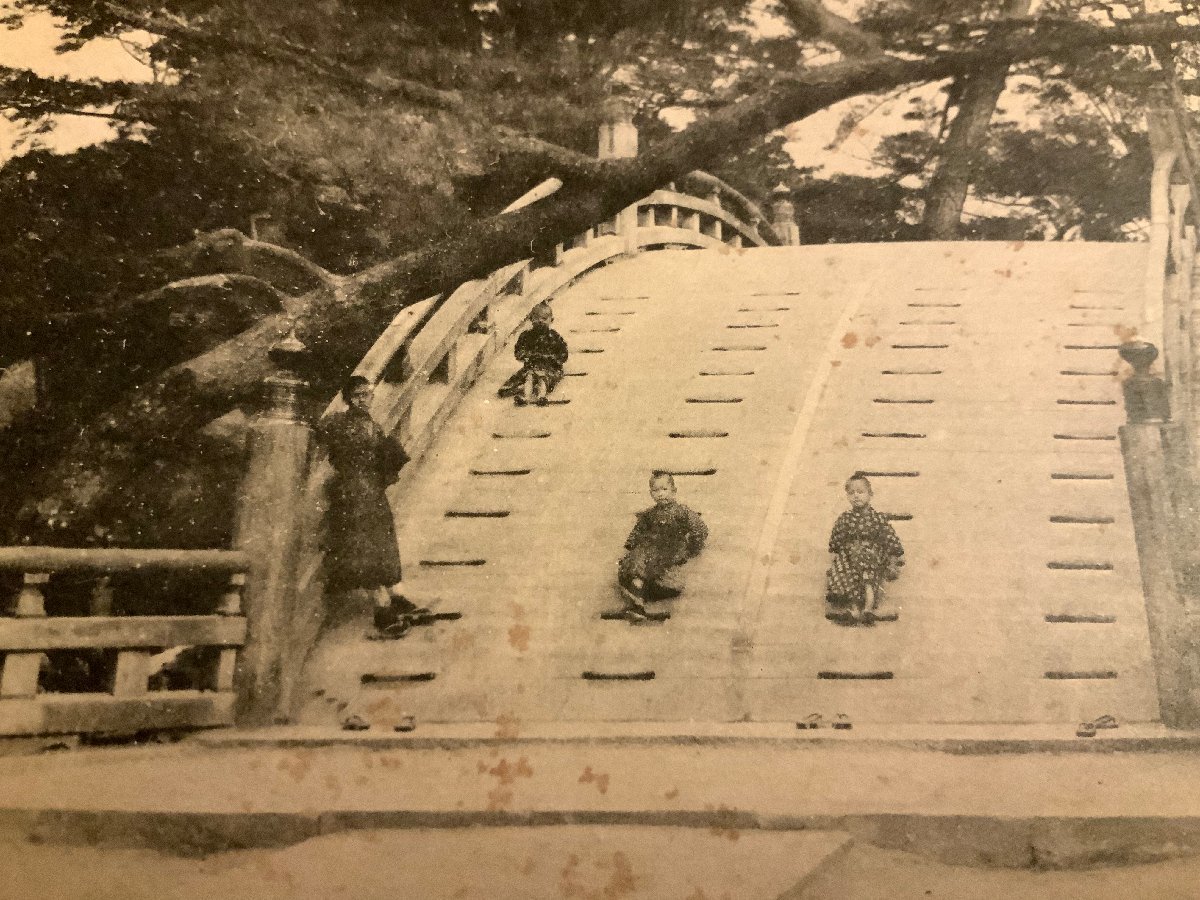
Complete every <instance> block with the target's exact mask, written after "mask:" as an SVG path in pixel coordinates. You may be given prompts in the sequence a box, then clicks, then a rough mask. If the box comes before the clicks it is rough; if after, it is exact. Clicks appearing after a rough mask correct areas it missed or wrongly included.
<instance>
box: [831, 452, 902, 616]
mask: <svg viewBox="0 0 1200 900" xmlns="http://www.w3.org/2000/svg"><path fill="white" fill-rule="evenodd" d="M846 497H847V499H848V500H849V501H850V509H848V510H846V512H844V513H842V514H841V515H840V516H838V518H837V521H836V522H835V523H834V526H833V533H832V534H831V535H830V536H829V552H830V553H831V554H832V557H833V558H832V562H831V564H830V566H829V573H828V579H829V581H828V588H827V591H826V599H827V601H828V602H829V603H830V604H833V605H836V606H840V607H844V608H846V609H847V610H848V612H849V614H850V617H851V620H852V621H853V622H855V623H861V624H867V625H869V624H872V623H873V622H874V621H875V610H876V608H877V607H878V606H879V591H880V582H882V581H883V580H884V579H886V580H888V581H894V580H895V579H896V577H897V575H898V571H897V570H898V569H899V567H900V566H902V565H904V547H902V546H901V544H900V538H899V537H898V536H897V535H896V530H895V529H894V528H892V526H891V524H890V523H889V522H888V521H887V519H885V518H884V517H883V516H882V515H880V514H879V513H877V512H876V511H875V510H874V509H872V508H871V497H872V491H871V482H870V481H868V480H867V477H866V476H865V475H863V474H862V473H861V472H855V473H854V474H853V475H851V476H850V478H849V479H847V481H846Z"/></svg>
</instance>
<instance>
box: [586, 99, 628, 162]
mask: <svg viewBox="0 0 1200 900" xmlns="http://www.w3.org/2000/svg"><path fill="white" fill-rule="evenodd" d="M603 116H604V117H603V119H602V120H601V122H600V147H599V150H598V152H597V154H596V155H597V156H598V157H599V158H600V159H632V158H633V157H635V156H637V155H638V130H637V126H636V125H634V124H633V107H632V106H631V105H630V104H629V103H628V102H627V101H625V100H623V99H621V98H620V97H610V98H609V99H608V100H606V101H604V106H603Z"/></svg>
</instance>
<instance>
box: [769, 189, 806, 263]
mask: <svg viewBox="0 0 1200 900" xmlns="http://www.w3.org/2000/svg"><path fill="white" fill-rule="evenodd" d="M771 224H772V226H773V227H774V229H775V234H776V235H777V236H778V238H779V241H780V243H782V244H786V245H788V246H789V247H794V246H797V245H798V244H799V243H800V227H799V226H798V225H797V224H796V207H795V205H794V204H793V203H792V192H791V191H790V190H788V187H787V185H786V184H783V183H780V184H778V185H776V187H775V190H773V191H771Z"/></svg>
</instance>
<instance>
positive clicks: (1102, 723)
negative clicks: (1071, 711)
mask: <svg viewBox="0 0 1200 900" xmlns="http://www.w3.org/2000/svg"><path fill="white" fill-rule="evenodd" d="M1117 725H1118V723H1117V720H1116V718H1114V717H1113V716H1110V715H1103V716H1100V717H1099V718H1097V719H1095V720H1094V721H1091V722H1080V723H1079V727H1078V728H1076V729H1075V737H1081V738H1091V737H1095V736H1096V732H1097V731H1102V730H1106V729H1110V728H1116V727H1117Z"/></svg>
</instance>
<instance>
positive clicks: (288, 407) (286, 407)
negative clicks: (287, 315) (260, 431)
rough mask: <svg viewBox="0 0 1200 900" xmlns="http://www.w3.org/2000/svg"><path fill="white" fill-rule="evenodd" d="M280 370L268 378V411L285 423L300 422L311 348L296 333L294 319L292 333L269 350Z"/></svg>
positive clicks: (274, 417) (265, 411)
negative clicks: (309, 349)
mask: <svg viewBox="0 0 1200 900" xmlns="http://www.w3.org/2000/svg"><path fill="white" fill-rule="evenodd" d="M267 356H268V357H270V359H271V362H273V363H275V365H276V366H278V367H279V368H278V371H276V372H275V373H274V374H273V375H269V376H267V378H266V381H265V384H266V387H267V407H266V409H265V410H264V414H265V415H266V416H267V417H268V418H271V419H276V420H279V421H284V422H299V421H301V419H302V417H303V411H302V407H303V399H304V389H305V388H307V387H308V382H307V381H305V379H304V377H303V372H304V371H305V368H306V363H307V360H308V348H307V347H306V346H305V345H304V342H303V341H301V340H300V338H299V337H298V336H297V335H296V323H295V321H294V320H293V322H292V324H291V327H290V328H289V329H288V333H287V334H286V335H284V336H283V337H282V338H280V339H279V340H278V341H276V343H275V345H274V346H273V347H272V348H271V349H270V350H268V351H267Z"/></svg>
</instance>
